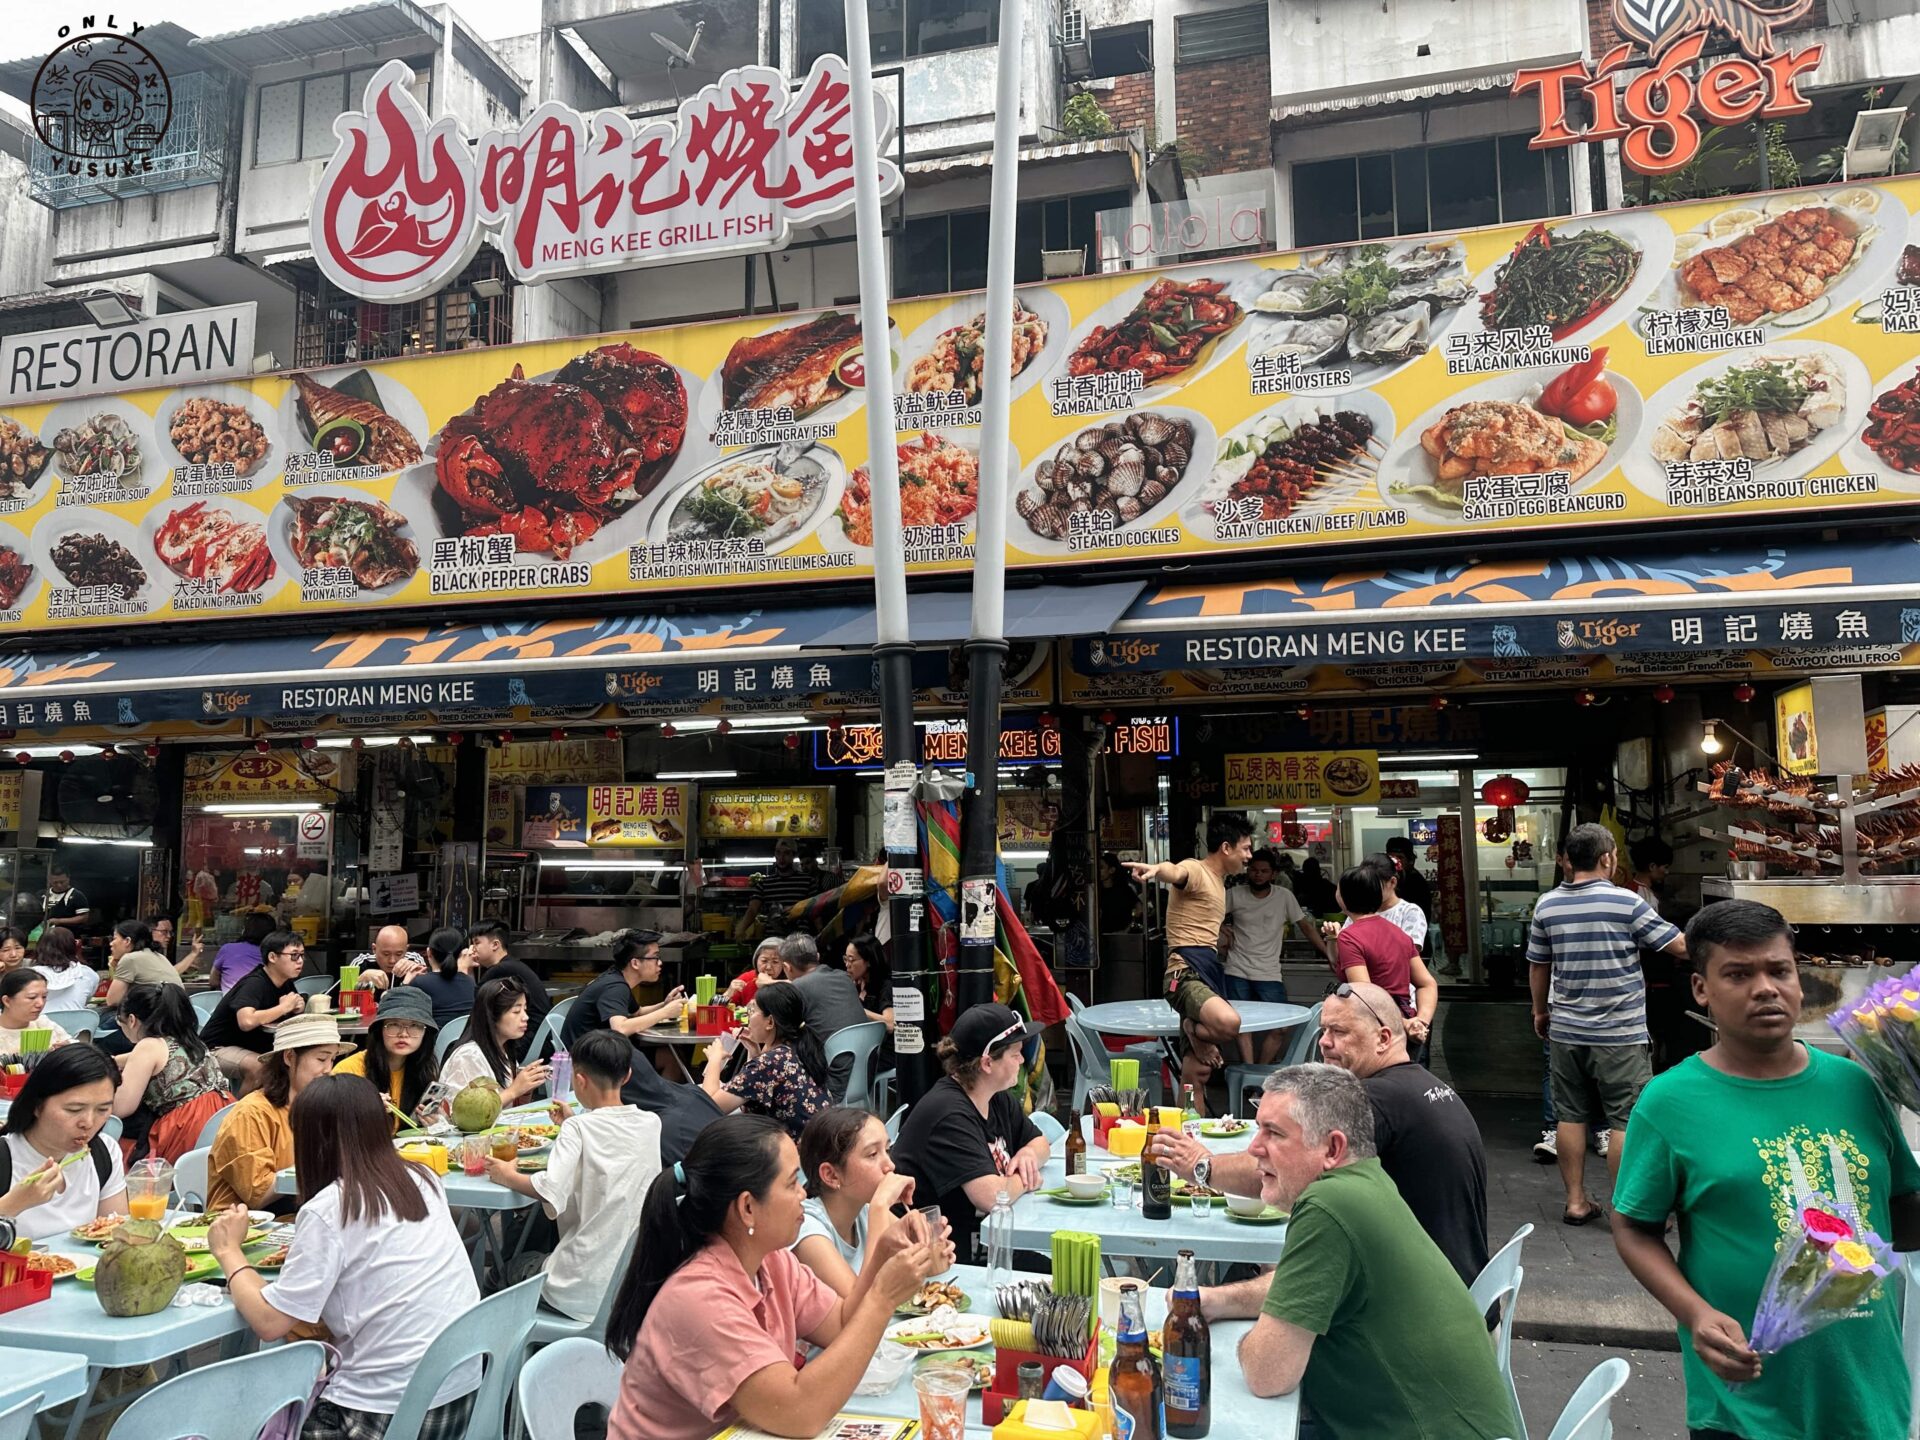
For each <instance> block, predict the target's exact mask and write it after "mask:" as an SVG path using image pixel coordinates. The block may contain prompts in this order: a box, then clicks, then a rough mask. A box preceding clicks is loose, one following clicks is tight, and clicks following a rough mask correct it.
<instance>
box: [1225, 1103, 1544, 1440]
mask: <svg viewBox="0 0 1920 1440" xmlns="http://www.w3.org/2000/svg"><path fill="white" fill-rule="evenodd" d="M1265 1088H1266V1093H1265V1094H1264V1095H1262V1096H1261V1097H1260V1110H1259V1114H1258V1116H1257V1117H1256V1119H1257V1123H1258V1127H1259V1128H1258V1132H1257V1133H1256V1134H1255V1136H1254V1139H1253V1143H1252V1145H1250V1146H1249V1147H1248V1150H1247V1153H1248V1154H1249V1155H1251V1156H1252V1157H1253V1160H1254V1165H1255V1168H1256V1170H1257V1173H1258V1175H1259V1177H1260V1194H1261V1196H1262V1198H1263V1199H1265V1200H1266V1202H1267V1203H1268V1204H1269V1205H1278V1206H1280V1207H1281V1208H1283V1209H1287V1210H1291V1211H1292V1212H1293V1213H1292V1218H1291V1220H1290V1221H1289V1223H1288V1226H1287V1237H1286V1248H1285V1250H1283V1251H1282V1253H1281V1256H1280V1263H1279V1265H1278V1267H1277V1268H1276V1269H1275V1270H1274V1272H1273V1278H1272V1280H1271V1281H1269V1280H1268V1279H1267V1277H1266V1276H1264V1275H1261V1276H1256V1277H1254V1278H1253V1279H1251V1280H1243V1281H1240V1282H1238V1283H1236V1284H1232V1285H1221V1286H1216V1287H1212V1288H1209V1289H1206V1290H1203V1291H1201V1292H1200V1303H1201V1306H1202V1309H1203V1311H1204V1313H1205V1314H1206V1316H1207V1318H1208V1319H1210V1320H1245V1319H1252V1318H1254V1317H1255V1316H1257V1317H1258V1318H1257V1319H1255V1322H1254V1326H1253V1328H1252V1329H1251V1330H1249V1331H1248V1332H1247V1333H1246V1335H1245V1336H1244V1337H1243V1338H1242V1339H1241V1341H1240V1353H1239V1359H1240V1369H1241V1371H1242V1373H1244V1374H1245V1376H1246V1380H1247V1387H1248V1388H1249V1389H1250V1390H1252V1391H1253V1393H1254V1394H1256V1395H1284V1394H1286V1393H1287V1392H1288V1391H1289V1390H1293V1389H1295V1388H1296V1387H1297V1388H1298V1389H1299V1391H1300V1396H1301V1399H1302V1400H1303V1401H1304V1402H1305V1407H1306V1409H1307V1410H1308V1411H1309V1412H1311V1416H1312V1420H1313V1424H1314V1426H1315V1427H1316V1428H1315V1429H1314V1430H1313V1432H1312V1433H1313V1434H1314V1435H1316V1436H1318V1437H1324V1440H1358V1437H1367V1440H1386V1437H1391V1440H1499V1437H1501V1436H1507V1435H1517V1434H1519V1433H1521V1432H1520V1427H1519V1420H1518V1417H1517V1416H1515V1415H1514V1413H1513V1404H1512V1401H1511V1400H1510V1399H1509V1396H1508V1392H1507V1386H1506V1382H1505V1381H1503V1380H1502V1379H1501V1378H1500V1370H1499V1367H1498V1366H1497V1365H1496V1364H1495V1362H1494V1354H1493V1347H1492V1346H1490V1345H1488V1344H1487V1327H1486V1322H1485V1320H1484V1318H1483V1317H1482V1316H1481V1315H1480V1314H1479V1313H1478V1312H1477V1311H1476V1310H1475V1309H1474V1304H1473V1298H1472V1297H1471V1296H1470V1295H1468V1293H1467V1287H1466V1286H1465V1285H1463V1284H1461V1282H1460V1277H1459V1276H1458V1275H1456V1274H1455V1273H1454V1270H1453V1266H1452V1265H1451V1264H1450V1263H1448V1261H1447V1257H1446V1256H1444V1255H1442V1254H1441V1253H1440V1250H1439V1247H1438V1246H1436V1245H1435V1244H1434V1243H1433V1241H1432V1240H1431V1239H1429V1238H1428V1236H1427V1232H1426V1231H1425V1230H1423V1229H1421V1228H1420V1222H1419V1221H1418V1220H1416V1219H1415V1218H1414V1216H1413V1212H1412V1211H1411V1210H1409V1209H1408V1208H1407V1203H1406V1201H1404V1200H1402V1199H1401V1198H1400V1192H1399V1191H1398V1190H1397V1189H1395V1188H1394V1184H1393V1181H1392V1180H1390V1179H1389V1178H1388V1177H1387V1173H1386V1171H1384V1170H1382V1169H1381V1168H1380V1161H1379V1159H1378V1158H1377V1157H1376V1156H1375V1154H1374V1145H1373V1110H1372V1107H1371V1106H1370V1105H1369V1104H1368V1102H1367V1092H1366V1088H1365V1087H1364V1086H1362V1085H1361V1083H1360V1082H1359V1080H1357V1079H1356V1078H1354V1076H1352V1075H1351V1074H1349V1073H1348V1072H1347V1071H1345V1070H1341V1069H1338V1068H1337V1067H1335V1066H1332V1065H1294V1066H1291V1067H1289V1068H1287V1069H1285V1070H1282V1071H1280V1072H1278V1073H1277V1074H1275V1075H1273V1076H1271V1077H1269V1079H1268V1080H1267V1082H1266V1087H1265Z"/></svg>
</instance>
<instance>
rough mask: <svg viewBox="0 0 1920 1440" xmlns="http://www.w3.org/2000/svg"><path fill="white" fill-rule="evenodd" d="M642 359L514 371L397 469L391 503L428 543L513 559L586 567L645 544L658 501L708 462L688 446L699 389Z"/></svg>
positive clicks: (693, 381) (696, 382)
mask: <svg viewBox="0 0 1920 1440" xmlns="http://www.w3.org/2000/svg"><path fill="white" fill-rule="evenodd" d="M702 383H703V382H702V380H701V379H700V377H698V376H696V375H694V374H693V373H692V372H691V371H688V370H682V369H680V368H679V367H678V366H675V365H671V364H669V363H668V362H667V361H665V360H663V359H662V358H661V357H660V356H658V355H655V354H653V353H652V352H651V351H647V350H642V349H640V348H639V347H637V346H634V345H630V344H625V343H620V344H613V345H602V346H599V347H598V348H596V349H593V350H587V351H584V352H582V353H581V354H579V355H576V356H574V357H573V359H571V360H569V361H567V363H566V364H565V365H562V366H561V367H560V368H559V369H558V370H552V371H548V372H546V373H544V374H541V375H536V376H534V377H533V378H531V379H529V378H527V375H526V372H525V371H524V369H523V368H522V367H521V366H519V365H517V364H516V365H515V366H513V368H512V369H511V371H510V372H509V373H508V374H507V376H506V377H505V378H504V379H502V380H501V381H500V382H499V383H498V384H496V385H495V386H494V387H493V388H492V389H491V390H488V391H487V392H486V393H485V394H483V395H481V396H479V397H477V398H476V399H475V400H474V402H473V404H472V405H470V406H468V407H467V409H466V410H464V411H462V412H461V413H460V414H458V415H456V416H454V417H453V418H452V419H451V420H449V421H447V423H446V424H445V425H443V426H441V427H440V430H439V432H438V433H437V434H435V435H434V437H433V438H432V439H431V440H429V441H428V442H427V444H426V447H425V452H424V454H423V457H422V459H421V460H420V462H419V463H418V464H415V465H410V466H408V467H407V468H406V469H405V470H404V471H402V472H401V475H400V479H399V481H398V483H397V484H395V486H394V490H393V497H392V501H393V506H394V508H395V509H396V510H398V511H399V512H400V513H401V514H403V515H407V516H410V517H412V518H413V520H414V521H415V543H416V544H420V545H425V544H427V543H428V541H430V540H431V538H432V537H431V536H424V535H421V534H419V525H420V524H421V523H422V522H424V520H425V519H426V517H428V516H431V517H432V520H433V526H434V528H435V529H436V530H437V532H438V533H439V534H440V535H442V536H448V537H456V538H458V537H466V536H478V535H507V536H510V537H512V540H513V543H514V549H515V552H516V553H517V554H520V555H533V556H538V557H542V558H551V559H553V560H567V559H573V558H578V559H581V560H584V561H587V562H589V563H591V562H594V561H598V560H604V559H606V558H607V557H609V556H611V555H614V554H617V553H618V552H620V551H621V550H623V549H625V548H626V547H627V546H628V545H629V544H633V543H635V542H637V541H639V540H641V539H643V538H644V536H645V534H646V520H647V517H648V516H649V514H650V513H651V510H652V508H653V505H654V504H655V503H657V500H658V497H659V496H661V495H664V494H666V493H668V492H669V491H671V490H672V489H674V488H675V487H676V486H678V484H679V483H680V481H681V479H682V478H683V477H685V476H687V475H691V474H692V473H693V472H694V471H695V470H696V469H698V468H699V467H700V466H701V465H703V464H705V463H706V461H707V459H708V458H711V452H710V451H709V450H708V449H707V447H705V446H704V445H699V444H689V443H688V439H687V416H688V399H687V397H688V395H689V394H690V393H692V392H693V391H695V390H698V389H699V387H700V386H701V384H702Z"/></svg>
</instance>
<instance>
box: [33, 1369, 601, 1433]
mask: <svg viewBox="0 0 1920 1440" xmlns="http://www.w3.org/2000/svg"><path fill="white" fill-rule="evenodd" d="M618 1373H619V1372H618V1371H616V1372H615V1374H616V1375H617V1374H618ZM46 1398H47V1397H46V1392H44V1391H42V1392H40V1393H38V1394H34V1395H29V1396H27V1398H26V1399H24V1400H22V1401H21V1402H20V1403H19V1404H18V1405H15V1406H14V1407H13V1408H12V1409H11V1410H0V1440H27V1437H28V1436H29V1435H31V1434H32V1433H33V1421H34V1417H35V1416H37V1415H38V1414H39V1413H40V1402H41V1401H42V1400H44V1399H46ZM572 1433H573V1432H572V1430H568V1432H567V1436H571V1435H572ZM561 1440H567V1437H566V1436H563V1437H561Z"/></svg>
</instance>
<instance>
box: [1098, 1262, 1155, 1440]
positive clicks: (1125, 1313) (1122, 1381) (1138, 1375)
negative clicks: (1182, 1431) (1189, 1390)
mask: <svg viewBox="0 0 1920 1440" xmlns="http://www.w3.org/2000/svg"><path fill="white" fill-rule="evenodd" d="M1107 1394H1108V1398H1109V1401H1110V1403H1111V1404H1112V1406H1113V1440H1162V1436H1163V1435H1164V1433H1165V1427H1164V1421H1165V1416H1164V1415H1163V1413H1162V1410H1161V1407H1162V1405H1164V1404H1165V1398H1164V1396H1162V1394H1161V1391H1160V1367H1159V1366H1157V1365H1155V1364H1154V1363H1153V1355H1152V1354H1151V1353H1150V1352H1149V1351H1148V1349H1147V1309H1146V1305H1145V1303H1144V1302H1143V1301H1142V1300H1141V1298H1140V1287H1139V1286H1138V1285H1122V1286H1121V1287H1120V1333H1119V1334H1118V1335H1117V1336H1116V1337H1115V1338H1114V1346H1113V1364H1112V1366H1111V1367H1109V1369H1108V1370H1107Z"/></svg>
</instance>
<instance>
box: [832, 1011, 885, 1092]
mask: <svg viewBox="0 0 1920 1440" xmlns="http://www.w3.org/2000/svg"><path fill="white" fill-rule="evenodd" d="M886 1038H887V1027H886V1026H885V1025H883V1024H881V1023H880V1022H879V1021H878V1020H868V1021H865V1022H863V1023H861V1024H859V1025H848V1026H845V1027H844V1028H842V1029H839V1030H836V1031H834V1032H833V1034H832V1036H831V1037H830V1038H829V1039H828V1040H827V1045H826V1051H827V1065H828V1067H829V1068H831V1067H832V1065H833V1062H834V1061H835V1060H837V1059H839V1058H840V1057H841V1056H842V1055H851V1056H852V1057H853V1069H851V1070H849V1071H848V1072H847V1094H846V1098H845V1099H844V1100H842V1101H841V1102H840V1103H841V1104H842V1105H851V1106H853V1107H854V1108H855V1109H856V1110H871V1109H872V1108H873V1052H874V1051H876V1050H878V1049H879V1048H880V1047H881V1045H882V1044H884V1043H885V1042H886Z"/></svg>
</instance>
